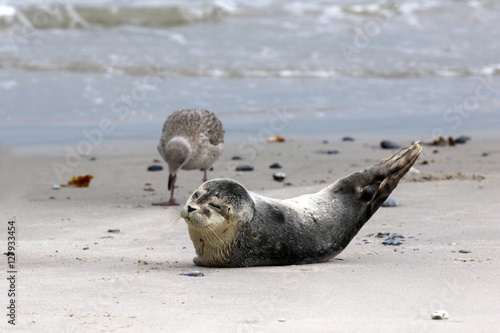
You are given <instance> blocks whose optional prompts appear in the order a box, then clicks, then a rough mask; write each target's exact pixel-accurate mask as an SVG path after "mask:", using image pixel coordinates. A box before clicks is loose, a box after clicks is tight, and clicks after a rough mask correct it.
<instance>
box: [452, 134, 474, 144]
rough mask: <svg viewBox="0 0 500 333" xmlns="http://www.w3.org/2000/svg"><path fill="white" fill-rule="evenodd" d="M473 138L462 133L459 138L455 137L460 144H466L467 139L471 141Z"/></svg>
mask: <svg viewBox="0 0 500 333" xmlns="http://www.w3.org/2000/svg"><path fill="white" fill-rule="evenodd" d="M470 139H471V138H470V136H465V135H461V136H459V137H458V138H455V143H458V144H465V143H467V141H469V140H470Z"/></svg>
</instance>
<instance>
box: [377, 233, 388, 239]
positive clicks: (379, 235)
mask: <svg viewBox="0 0 500 333" xmlns="http://www.w3.org/2000/svg"><path fill="white" fill-rule="evenodd" d="M390 234H391V233H390V232H379V233H377V234H376V235H375V237H377V238H384V237H386V236H389V235H390Z"/></svg>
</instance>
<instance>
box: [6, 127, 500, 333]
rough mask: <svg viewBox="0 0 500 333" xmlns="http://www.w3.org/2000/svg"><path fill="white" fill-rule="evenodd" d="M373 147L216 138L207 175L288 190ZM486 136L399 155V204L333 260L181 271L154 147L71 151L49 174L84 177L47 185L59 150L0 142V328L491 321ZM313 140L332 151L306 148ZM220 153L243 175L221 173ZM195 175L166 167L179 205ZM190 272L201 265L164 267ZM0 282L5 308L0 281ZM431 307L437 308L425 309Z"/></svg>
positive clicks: (362, 327)
mask: <svg viewBox="0 0 500 333" xmlns="http://www.w3.org/2000/svg"><path fill="white" fill-rule="evenodd" d="M410 141H411V139H409V138H403V139H400V140H399V142H400V143H401V144H409V143H410ZM378 142H379V140H378V139H376V140H370V141H368V140H366V141H362V140H357V141H355V142H340V141H339V139H337V138H336V139H335V140H330V143H328V144H325V143H323V142H322V140H315V139H314V140H313V139H304V140H299V139H295V140H293V139H292V140H290V139H289V140H287V141H286V142H285V143H272V144H267V143H266V144H258V145H257V146H255V147H256V148H257V150H256V151H258V154H256V155H255V156H253V151H252V149H253V148H252V146H251V145H245V146H244V147H239V145H238V144H237V143H234V142H233V143H228V144H227V145H226V149H225V151H224V154H223V156H222V157H221V158H220V159H219V161H218V162H216V164H215V166H214V167H215V170H214V171H213V172H211V173H209V177H211V178H213V177H216V176H217V177H219V176H229V177H231V178H234V179H236V180H238V181H239V182H241V183H242V184H244V185H245V186H246V187H247V188H248V189H249V190H252V191H255V192H258V193H261V194H264V195H268V196H274V197H280V198H286V197H291V196H295V195H299V194H303V193H309V192H314V191H317V190H319V189H321V188H322V187H324V186H326V185H327V184H329V183H331V182H333V181H335V180H336V179H338V178H340V177H343V176H346V175H348V174H349V173H351V172H354V171H356V170H359V169H362V168H365V167H368V166H371V165H372V164H374V163H375V162H377V161H378V160H379V159H382V158H385V157H387V156H388V155H389V154H390V153H391V152H390V151H388V150H382V149H380V148H378ZM497 142H498V137H497V138H495V137H483V138H481V137H478V138H476V137H474V138H473V140H472V141H470V142H468V143H467V144H465V145H460V146H457V147H454V148H450V147H441V148H433V147H424V151H423V153H422V155H421V157H420V159H419V160H418V161H417V164H416V165H415V166H416V168H418V169H419V170H420V171H421V174H409V175H408V176H407V177H406V179H405V180H403V181H402V183H401V184H400V185H399V186H398V188H397V189H396V190H395V191H394V192H393V195H392V197H393V198H395V199H396V200H397V201H398V202H399V206H398V207H395V208H380V209H379V211H378V212H377V213H376V214H375V215H374V216H373V217H372V218H371V220H370V221H368V223H367V224H366V225H365V226H364V227H363V229H362V230H361V231H360V232H359V234H358V235H357V236H356V237H355V239H354V240H353V241H352V242H351V244H350V245H349V246H348V247H347V248H346V250H345V251H344V252H342V253H341V254H340V255H339V256H338V257H337V258H334V259H332V260H330V261H328V262H326V263H322V264H312V265H302V266H283V267H252V268H239V269H216V268H199V267H196V266H195V265H194V264H193V262H192V258H193V257H194V256H195V253H194V249H193V246H192V244H191V241H190V239H189V236H188V233H187V226H186V225H185V222H184V221H183V220H181V219H180V217H179V208H172V207H169V208H163V207H154V206H152V205H151V203H152V202H154V201H158V200H161V199H168V192H167V189H166V185H167V177H168V173H167V170H164V171H161V172H148V171H147V170H146V169H147V167H148V166H149V165H152V164H155V163H153V160H154V159H159V158H160V157H159V155H158V153H157V152H156V142H151V143H142V144H133V145H130V144H127V143H121V144H109V143H108V144H103V145H101V146H99V147H94V150H93V153H92V155H91V156H95V157H96V160H95V161H91V160H90V159H89V158H88V157H86V158H83V160H82V162H81V163H80V164H79V165H78V166H77V167H75V168H74V169H73V170H72V172H71V173H66V174H64V181H65V182H66V181H68V180H69V179H70V177H71V176H74V175H85V174H87V173H88V174H92V175H94V177H95V178H94V179H93V180H92V182H91V184H90V186H89V187H88V188H63V189H61V190H52V185H53V184H58V183H59V181H58V179H57V177H56V175H55V173H54V171H53V169H52V167H51V164H52V163H53V162H60V163H62V164H64V163H65V151H64V149H63V148H62V147H60V148H40V147H38V148H34V147H31V148H28V149H26V148H25V149H16V150H5V149H4V150H3V151H2V155H1V156H2V158H1V169H2V192H1V193H2V198H1V201H0V207H1V212H2V218H3V223H2V226H1V229H0V231H1V232H0V237H1V244H3V245H2V252H4V251H5V247H6V246H5V240H6V237H7V222H8V221H9V220H14V221H15V222H16V226H17V231H18V233H17V238H16V241H17V245H18V246H17V250H16V255H17V260H18V262H17V271H18V273H17V277H16V278H17V279H16V292H17V299H16V305H17V313H16V316H17V317H16V323H17V325H16V326H15V328H14V327H12V326H11V325H9V324H7V318H6V316H5V315H2V318H3V319H2V320H1V322H0V331H2V332H10V331H19V332H73V331H81V332H94V331H97V332H195V331H196V332H495V331H498V327H500V316H499V314H500V298H499V297H498V295H499V291H500V284H499V277H500V252H499V249H500V242H499V240H498V239H499V235H500V232H499V231H500V225H499V223H498V222H499V221H498V219H499V218H498V212H499V211H500V203H499V198H500V171H499V170H500V150H499V149H497ZM328 149H337V150H338V151H339V154H337V155H327V154H325V153H321V151H323V152H324V151H326V150H328ZM433 150H437V151H438V153H433ZM485 152H488V153H489V155H488V156H482V153H485ZM234 155H240V156H242V157H243V158H244V160H243V161H238V162H237V164H238V163H239V162H241V163H247V164H252V165H254V167H255V171H253V172H246V173H243V174H236V173H234V172H233V171H232V169H233V168H234V163H235V162H231V157H232V156H234ZM424 160H427V161H428V162H429V163H428V164H426V165H422V164H421V163H422V162H423V161H424ZM274 162H280V163H281V164H282V165H283V166H284V167H283V169H281V170H279V171H281V172H284V173H286V175H287V179H286V180H285V182H286V183H290V184H288V185H286V184H284V183H278V182H275V181H273V179H272V173H273V172H274V171H273V170H270V169H269V168H268V166H269V165H270V164H272V163H274ZM159 164H162V165H163V166H164V167H166V164H165V163H164V162H163V161H162V162H161V163H159ZM226 169H227V170H226ZM228 170H229V171H228ZM483 177H484V179H483ZM201 178H202V173H201V172H198V171H181V172H180V173H179V175H178V185H179V186H180V187H179V188H178V189H177V191H176V194H177V199H178V200H179V201H180V202H185V200H186V199H187V197H188V195H190V194H191V193H192V191H194V190H195V189H196V188H197V187H198V186H199V185H200V184H201ZM146 183H150V184H151V185H146ZM147 187H152V188H153V189H154V191H152V192H148V191H145V190H144V188H147ZM110 228H119V229H120V232H119V233H108V232H107V231H108V229H110ZM377 232H391V233H399V234H402V235H404V236H405V242H404V244H403V245H401V246H384V245H382V241H383V240H384V239H383V238H375V237H373V236H368V235H370V234H374V233H377ZM460 250H466V251H470V253H460V252H459V251H460ZM2 262H6V260H3V261H2ZM2 267H3V268H4V269H3V271H4V275H7V273H6V270H7V269H6V266H5V264H2ZM197 269H200V270H201V271H203V273H204V274H205V276H204V277H186V276H181V275H179V274H180V273H182V272H185V271H190V270H197ZM0 288H1V289H0V290H1V293H0V294H1V295H2V296H1V297H0V302H1V305H2V308H3V309H4V312H6V308H5V307H6V306H7V305H8V301H9V299H8V297H7V289H8V285H7V281H6V279H5V278H2V283H1V284H0ZM439 309H444V310H446V311H448V313H449V319H447V320H441V321H437V320H431V318H430V314H431V312H432V311H434V310H439Z"/></svg>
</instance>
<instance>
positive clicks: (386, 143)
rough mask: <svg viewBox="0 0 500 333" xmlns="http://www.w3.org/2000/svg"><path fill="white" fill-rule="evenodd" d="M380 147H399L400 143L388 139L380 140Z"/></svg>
mask: <svg viewBox="0 0 500 333" xmlns="http://www.w3.org/2000/svg"><path fill="white" fill-rule="evenodd" d="M380 147H382V148H383V149H399V145H398V144H397V143H395V142H393V141H388V140H384V141H382V142H380Z"/></svg>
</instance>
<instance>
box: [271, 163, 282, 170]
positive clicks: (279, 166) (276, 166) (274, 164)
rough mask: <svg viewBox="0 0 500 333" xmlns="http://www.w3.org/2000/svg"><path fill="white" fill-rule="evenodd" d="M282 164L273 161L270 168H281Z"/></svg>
mask: <svg viewBox="0 0 500 333" xmlns="http://www.w3.org/2000/svg"><path fill="white" fill-rule="evenodd" d="M281 168H282V166H281V164H279V163H273V164H271V165H270V166H269V169H281Z"/></svg>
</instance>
